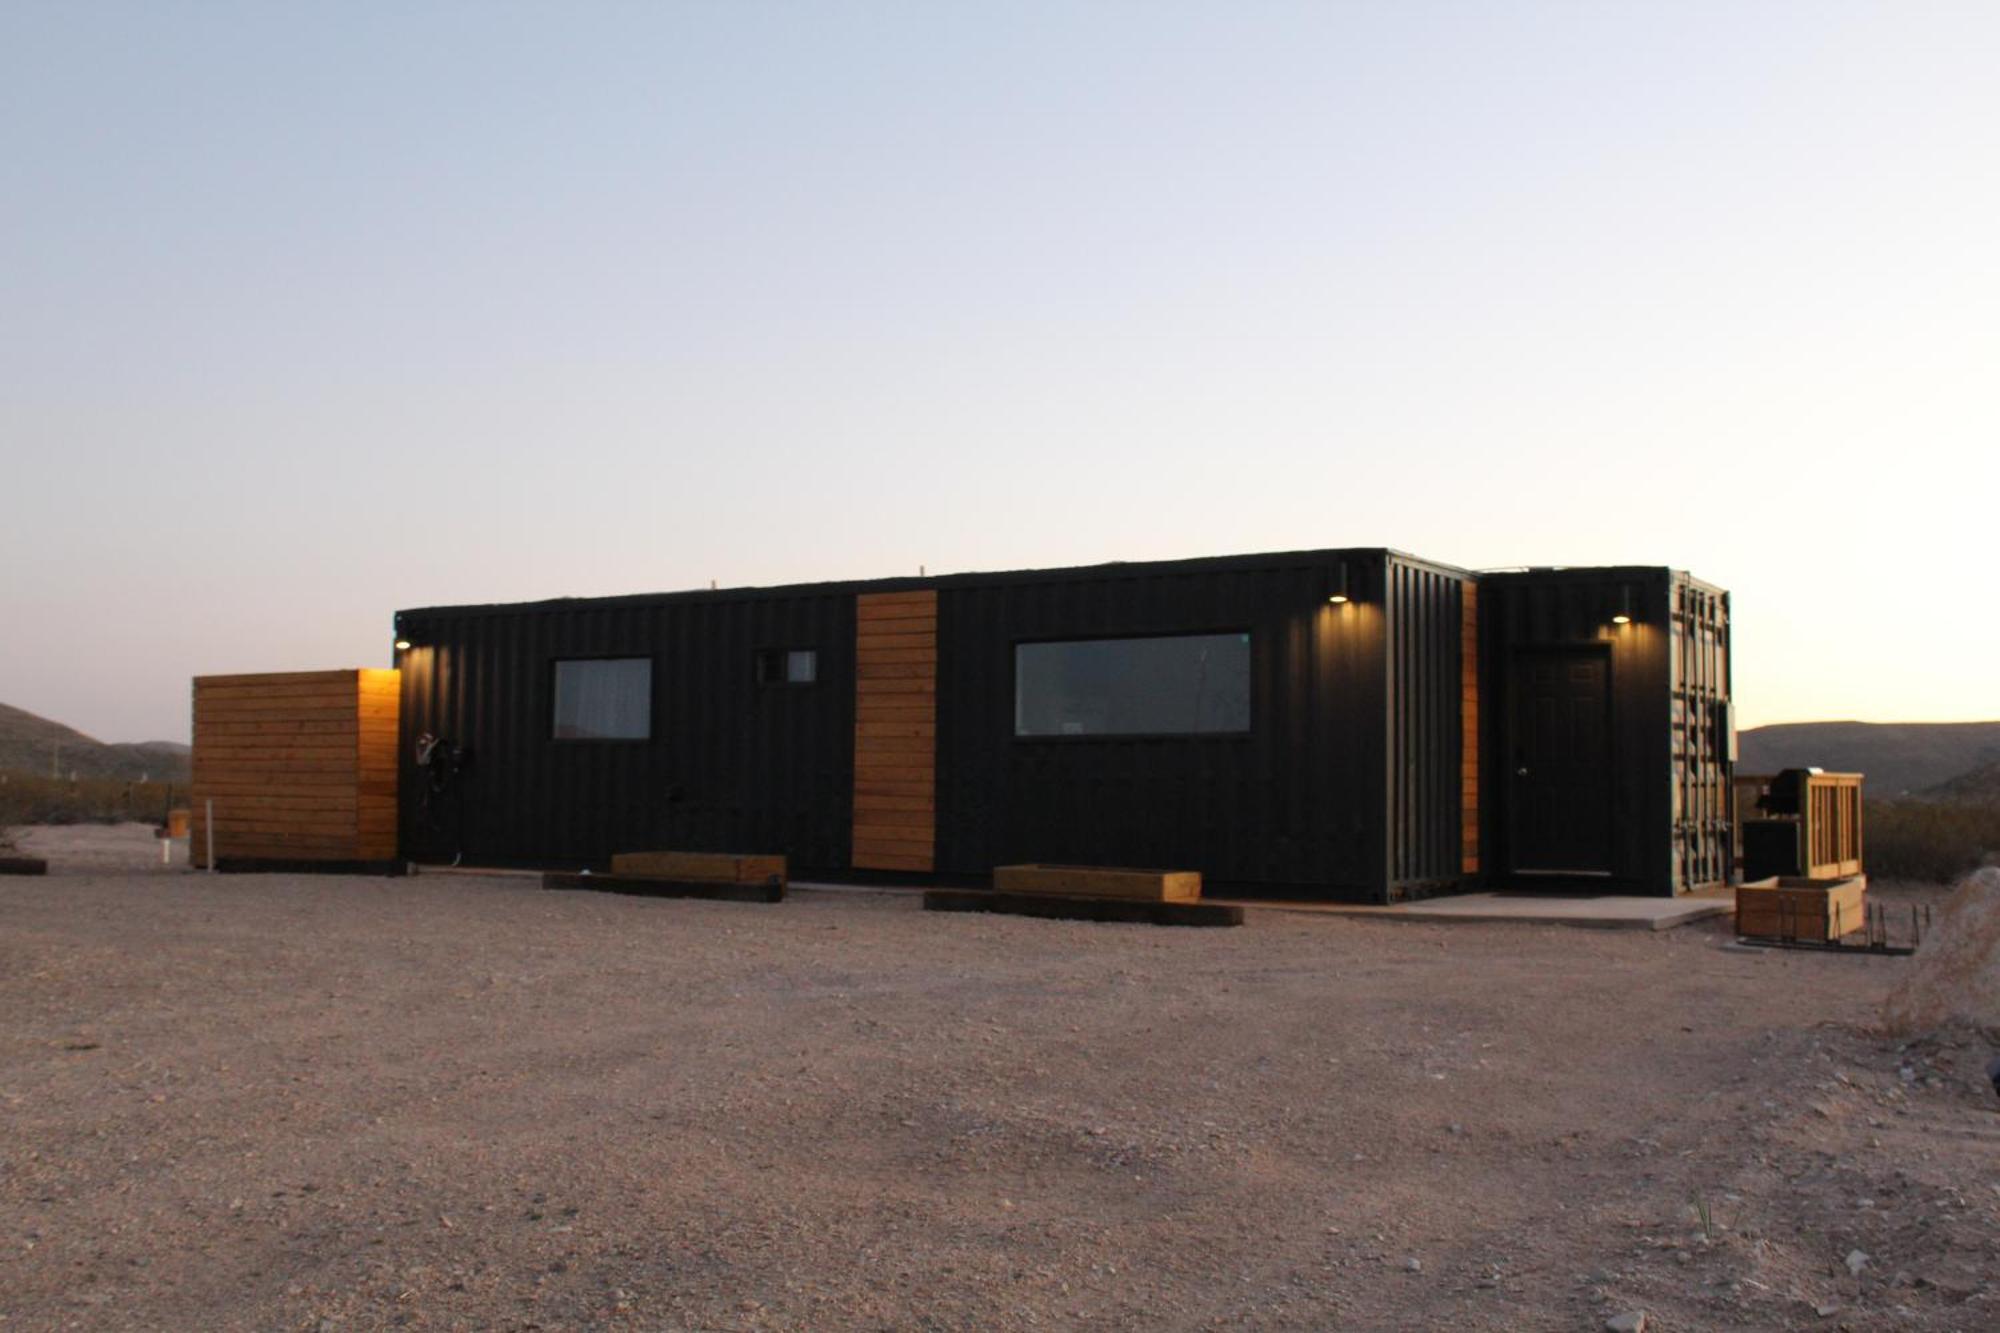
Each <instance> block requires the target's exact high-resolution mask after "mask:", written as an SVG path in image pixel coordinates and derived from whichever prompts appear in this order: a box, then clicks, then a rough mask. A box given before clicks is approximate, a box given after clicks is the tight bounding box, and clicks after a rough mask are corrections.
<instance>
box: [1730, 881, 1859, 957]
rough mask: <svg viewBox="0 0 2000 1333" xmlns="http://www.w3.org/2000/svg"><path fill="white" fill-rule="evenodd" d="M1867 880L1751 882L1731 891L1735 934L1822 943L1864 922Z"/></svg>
mask: <svg viewBox="0 0 2000 1333" xmlns="http://www.w3.org/2000/svg"><path fill="white" fill-rule="evenodd" d="M1867 897H1868V877H1867V876H1866V875H1855V876H1852V877H1851V878H1848V879H1832V880H1826V879H1820V880H1814V879H1794V878H1790V877H1785V878H1777V879H1760V880H1753V881H1751V882H1750V883H1748V884H1742V885H1738V886H1737V889H1736V933H1737V934H1738V935H1748V936H1751V937H1753V938H1756V939H1770V940H1814V941H1818V942H1822V943H1824V942H1827V941H1830V940H1837V939H1839V938H1841V936H1843V935H1851V934H1853V933H1854V932H1855V931H1857V930H1860V929H1861V928H1862V927H1863V926H1865V925H1866V924H1867V922H1868V907H1867Z"/></svg>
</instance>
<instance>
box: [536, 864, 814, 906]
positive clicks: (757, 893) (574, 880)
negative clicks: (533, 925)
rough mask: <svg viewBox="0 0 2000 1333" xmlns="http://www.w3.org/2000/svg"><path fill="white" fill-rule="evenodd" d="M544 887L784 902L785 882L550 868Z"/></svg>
mask: <svg viewBox="0 0 2000 1333" xmlns="http://www.w3.org/2000/svg"><path fill="white" fill-rule="evenodd" d="M542 887H543V888H545V889H594V890H596V891H597V892H599V893H631V894H637V895H639V896H641V897H645V898H706V899H708V900H710V901H712V902H729V903H781V902H783V901H784V900H785V882H784V881H783V880H782V879H778V878H776V877H775V876H774V877H771V878H768V879H766V880H764V881H762V882H761V883H754V884H737V883H723V882H717V881H713V880H705V881H697V880H686V879H665V878H662V877H659V876H655V875H579V874H571V873H568V872H556V871H550V872H549V873H548V874H545V875H543V876H542Z"/></svg>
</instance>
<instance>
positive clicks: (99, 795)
mask: <svg viewBox="0 0 2000 1333" xmlns="http://www.w3.org/2000/svg"><path fill="white" fill-rule="evenodd" d="M170 801H171V803H173V804H178V805H185V804H186V803H187V788H186V786H184V785H181V786H176V785H170V784H168V783H164V782H127V781H126V780H124V779H123V778H83V779H80V780H78V781H75V782H70V781H67V780H64V779H60V778H45V777H35V776H33V775H31V774H25V773H6V774H0V830H5V829H8V828H14V829H19V828H21V827H23V826H24V825H28V824H122V823H125V822H127V821H136V822H140V823H148V824H157V823H159V822H160V821H161V820H162V819H164V818H165V817H166V812H167V806H168V804H169V803H170Z"/></svg>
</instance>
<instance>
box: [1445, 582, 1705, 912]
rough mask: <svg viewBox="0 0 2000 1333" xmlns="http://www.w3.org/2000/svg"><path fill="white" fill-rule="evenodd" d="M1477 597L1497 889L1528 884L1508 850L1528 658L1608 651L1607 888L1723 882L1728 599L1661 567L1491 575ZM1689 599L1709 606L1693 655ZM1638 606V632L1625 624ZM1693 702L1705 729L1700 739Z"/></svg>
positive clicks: (1663, 889)
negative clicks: (1519, 694)
mask: <svg viewBox="0 0 2000 1333" xmlns="http://www.w3.org/2000/svg"><path fill="white" fill-rule="evenodd" d="M1479 583H1480V591H1479V600H1480V648H1481V658H1482V662H1481V668H1480V674H1481V694H1482V695H1483V697H1484V698H1485V699H1486V700H1487V701H1488V703H1487V707H1486V708H1485V709H1484V711H1483V715H1482V730H1483V732H1484V735H1483V738H1482V743H1481V747H1480V754H1481V762H1480V783H1481V790H1482V806H1483V810H1482V825H1483V843H1484V864H1485V870H1486V875H1487V878H1488V879H1489V881H1491V882H1495V883H1506V882H1510V881H1513V880H1516V879H1517V878H1518V877H1517V876H1516V875H1515V874H1514V873H1513V871H1514V867H1515V861H1514V849H1513V847H1512V846H1511V840H1512V831H1511V814H1512V804H1511V801H1512V798H1511V791H1512V784H1513V775H1514V772H1515V762H1514V760H1515V754H1516V738H1515V736H1514V735H1513V734H1512V729H1513V725H1514V723H1513V709H1512V707H1511V706H1510V700H1511V698H1512V691H1513V689H1514V686H1515V680H1514V672H1515V664H1516V661H1517V660H1518V658H1519V657H1520V656H1521V654H1523V653H1524V652H1528V651H1532V650H1536V649H1546V648H1562V647H1571V646H1578V645H1598V646H1600V647H1601V648H1602V650H1603V651H1604V652H1605V653H1606V654H1607V655H1608V659H1609V662H1610V701H1609V710H1610V720H1609V727H1610V736H1611V759H1612V763H1611V770H1610V785H1611V790H1610V793H1609V798H1610V809H1611V866H1610V876H1609V878H1608V879H1607V880H1606V881H1605V882H1604V883H1603V884H1602V885H1601V886H1600V887H1601V888H1602V889H1603V890H1604V891H1618V892H1632V893H1653V894H1670V893H1674V892H1677V891H1681V890H1684V889H1687V888H1693V887H1698V886H1699V885H1700V884H1705V883H1710V882H1716V881H1719V880H1720V879H1722V878H1724V877H1726V865H1727V861H1726V858H1727V855H1728V844H1729V839H1728V833H1727V827H1726V823H1725V824H1722V825H1717V824H1715V823H1714V822H1713V821H1714V820H1715V818H1716V816H1715V811H1716V810H1717V809H1718V808H1720V809H1723V810H1725V811H1726V808H1727V806H1726V803H1727V801H1728V799H1729V796H1728V789H1729V765H1728V761H1727V758H1726V755H1727V748H1728V747H1727V730H1728V723H1727V709H1726V704H1727V701H1728V652H1729V639H1728V624H1727V598H1726V594H1722V593H1721V592H1720V591H1719V590H1716V589H1710V588H1708V587H1707V585H1705V584H1697V583H1695V582H1694V581H1693V580H1690V579H1688V578H1687V577H1686V576H1685V575H1684V574H1679V573H1676V572H1675V571H1673V570H1669V569H1665V568H1655V567H1617V568H1595V569H1547V570H1525V571H1520V572H1508V573H1502V574H1486V575H1482V576H1481V577H1480V580H1479ZM1690 588H1700V589H1703V590H1705V591H1704V594H1703V596H1704V597H1707V598H1711V599H1712V600H1710V601H1708V602H1706V603H1704V605H1705V606H1706V607H1707V609H1706V610H1702V609H1699V608H1698V609H1697V610H1696V611H1695V612H1694V615H1695V616H1696V618H1697V619H1698V620H1699V621H1700V625H1699V626H1698V628H1697V632H1696V634H1695V636H1694V638H1693V639H1692V640H1691V641H1686V642H1684V636H1683V632H1684V628H1685V625H1686V623H1687V621H1686V617H1687V616H1688V615H1689V612H1688V610H1686V609H1685V608H1684V606H1683V602H1682V594H1683V592H1684V591H1685V590H1687V589H1690ZM1628 594H1629V598H1630V602H1629V605H1630V610H1631V615H1632V622H1631V623H1630V624H1625V625H1619V624H1615V623H1614V620H1613V618H1614V616H1615V615H1616V614H1617V613H1618V612H1619V611H1620V610H1621V608H1622V607H1623V606H1624V605H1625V601H1624V598H1625V597H1626V596H1627V595H1628ZM1703 631H1705V635H1704V633H1703ZM1683 680H1685V681H1686V682H1687V684H1686V685H1685V687H1684V686H1683V684H1682V683H1681V682H1682V681H1683ZM1690 698H1692V699H1695V700H1697V701H1698V702H1697V703H1696V704H1695V707H1696V709H1697V710H1698V711H1704V712H1705V716H1706V718H1707V720H1706V721H1705V722H1704V721H1703V720H1701V719H1697V721H1696V725H1695V727H1694V729H1693V731H1692V732H1689V731H1688V730H1687V729H1686V719H1687V717H1688V715H1689V712H1688V709H1689V702H1688V701H1689V699H1690ZM1688 737H1692V739H1688ZM1691 747H1692V748H1691ZM1677 751H1679V752H1682V758H1681V769H1680V773H1681V775H1682V776H1681V777H1678V778H1677V776H1676V752H1677ZM1689 755H1692V756H1693V757H1692V758H1690V757H1688V756H1689ZM1717 801H1720V802H1721V803H1722V804H1721V806H1720V807H1718V806H1717V804H1716V802H1717ZM1724 818H1725V820H1726V815H1725V816H1724ZM1690 821H1692V822H1690ZM1696 826H1699V827H1698V829H1697V827H1696ZM1718 869H1720V870H1721V873H1715V874H1713V877H1712V878H1711V877H1710V876H1711V874H1712V872H1714V871H1716V870H1718Z"/></svg>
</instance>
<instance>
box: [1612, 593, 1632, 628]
mask: <svg viewBox="0 0 2000 1333" xmlns="http://www.w3.org/2000/svg"><path fill="white" fill-rule="evenodd" d="M1611 623H1612V624H1614V625H1629V624H1631V623H1632V585H1631V584H1629V583H1626V584H1620V585H1619V588H1618V609H1617V610H1616V611H1614V612H1612V613H1611Z"/></svg>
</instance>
